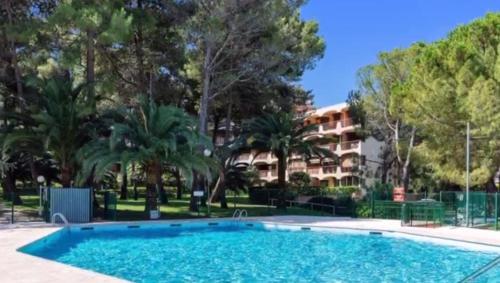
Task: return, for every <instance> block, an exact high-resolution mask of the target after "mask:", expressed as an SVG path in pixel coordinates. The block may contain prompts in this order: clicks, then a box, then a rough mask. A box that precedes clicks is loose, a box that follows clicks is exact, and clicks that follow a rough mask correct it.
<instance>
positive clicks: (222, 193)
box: [219, 186, 228, 209]
mask: <svg viewBox="0 0 500 283" xmlns="http://www.w3.org/2000/svg"><path fill="white" fill-rule="evenodd" d="M219 200H220V208H224V209H227V208H228V206H227V198H226V188H225V187H224V186H223V187H222V188H221V190H220V197H219Z"/></svg>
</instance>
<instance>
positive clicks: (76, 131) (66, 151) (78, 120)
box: [3, 77, 96, 186]
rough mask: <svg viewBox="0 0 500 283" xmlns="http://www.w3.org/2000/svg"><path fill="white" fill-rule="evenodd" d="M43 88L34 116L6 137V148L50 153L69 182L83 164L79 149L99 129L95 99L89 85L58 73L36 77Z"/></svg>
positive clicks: (4, 146)
mask: <svg viewBox="0 0 500 283" xmlns="http://www.w3.org/2000/svg"><path fill="white" fill-rule="evenodd" d="M33 84H34V86H35V87H36V88H37V89H38V90H39V92H40V95H41V96H40V100H39V104H38V105H36V106H34V110H33V114H32V115H31V118H30V119H26V117H24V118H23V117H20V118H22V119H21V120H22V122H23V124H24V126H23V127H19V128H18V129H16V130H15V131H14V132H12V133H11V134H9V135H8V136H7V137H6V139H5V140H4V144H3V151H4V153H5V152H9V151H15V150H24V151H28V152H31V153H32V154H35V155H43V154H44V153H45V152H47V153H49V154H50V155H51V156H52V157H53V158H54V159H55V160H56V162H57V163H58V165H59V167H60V169H61V172H62V173H61V175H62V176H61V182H62V183H63V185H64V186H69V185H70V181H71V180H72V179H73V177H74V176H75V174H76V170H77V169H78V166H79V165H80V162H79V160H78V158H77V157H76V155H77V152H78V150H80V148H82V147H83V146H84V145H85V144H86V143H87V142H88V141H89V140H90V138H91V136H92V135H93V133H94V132H95V130H96V120H95V117H94V114H95V113H94V109H93V107H92V103H91V102H90V101H89V100H88V99H86V98H85V97H84V95H83V90H84V88H85V85H78V86H74V83H73V80H71V79H69V78H66V77H54V78H50V79H41V80H35V81H33Z"/></svg>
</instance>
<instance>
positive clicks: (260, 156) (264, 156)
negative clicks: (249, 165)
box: [255, 153, 269, 161]
mask: <svg viewBox="0 0 500 283" xmlns="http://www.w3.org/2000/svg"><path fill="white" fill-rule="evenodd" d="M268 155H269V154H268V153H260V154H259V155H257V157H255V160H260V161H262V160H267V157H268Z"/></svg>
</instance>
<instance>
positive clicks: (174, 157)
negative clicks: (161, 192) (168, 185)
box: [81, 99, 212, 211]
mask: <svg viewBox="0 0 500 283" xmlns="http://www.w3.org/2000/svg"><path fill="white" fill-rule="evenodd" d="M117 111H118V114H119V115H118V116H120V117H121V118H120V119H119V122H117V123H114V124H113V125H112V126H111V134H110V135H109V137H105V138H102V137H101V138H96V139H95V140H94V141H93V142H91V143H89V144H88V145H87V146H86V147H85V148H84V149H83V150H82V151H81V157H82V158H83V160H84V164H83V168H82V174H81V178H85V176H87V175H88V174H90V172H91V171H92V170H95V174H96V175H95V176H96V177H97V178H100V177H101V176H102V175H103V174H104V173H105V172H106V171H108V170H110V169H111V167H112V166H113V165H115V164H116V163H120V164H122V166H121V168H126V167H127V165H128V164H130V163H131V162H135V163H137V164H141V165H142V167H143V168H144V171H145V175H146V195H147V197H146V204H145V210H146V211H153V210H157V209H158V207H157V190H158V187H157V186H158V184H159V182H161V175H162V172H163V170H164V169H165V167H166V166H169V167H176V168H177V170H179V171H180V172H181V174H182V175H183V177H184V179H186V180H187V181H188V182H191V181H192V177H193V171H198V172H201V173H206V172H208V170H209V167H210V166H211V165H212V162H211V161H210V160H209V159H208V158H207V157H205V156H204V155H203V154H202V153H201V151H200V150H199V149H200V148H202V147H205V148H207V147H211V145H210V141H209V139H208V138H206V137H204V136H200V135H199V134H198V133H197V131H196V127H195V125H196V123H195V121H194V120H193V119H192V118H191V117H189V116H188V115H187V114H186V113H185V112H184V111H183V110H182V109H179V108H176V107H173V106H164V105H160V106H157V105H156V104H155V103H154V102H152V101H149V100H147V99H142V100H141V101H140V103H139V105H138V107H136V108H131V109H130V108H129V109H120V110H117Z"/></svg>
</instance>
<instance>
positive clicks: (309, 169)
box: [307, 168, 319, 174]
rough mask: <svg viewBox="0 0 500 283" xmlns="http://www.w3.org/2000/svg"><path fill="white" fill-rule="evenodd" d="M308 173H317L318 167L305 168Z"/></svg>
mask: <svg viewBox="0 0 500 283" xmlns="http://www.w3.org/2000/svg"><path fill="white" fill-rule="evenodd" d="M307 173H308V174H319V168H307Z"/></svg>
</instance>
